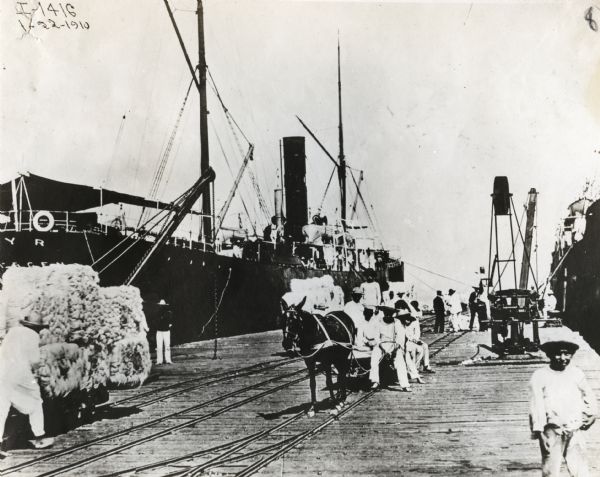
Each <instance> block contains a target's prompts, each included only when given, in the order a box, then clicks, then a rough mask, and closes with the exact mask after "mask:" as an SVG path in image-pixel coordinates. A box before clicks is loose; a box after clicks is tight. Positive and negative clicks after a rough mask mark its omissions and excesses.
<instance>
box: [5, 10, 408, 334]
mask: <svg viewBox="0 0 600 477" xmlns="http://www.w3.org/2000/svg"><path fill="white" fill-rule="evenodd" d="M165 4H166V5H167V10H168V13H169V16H170V18H171V21H172V23H173V27H174V28H175V31H176V32H177V35H178V38H179V40H180V44H181V46H182V49H183V51H184V54H185V56H186V61H187V63H188V66H189V69H190V72H191V76H192V79H191V82H190V87H193V86H195V87H196V89H197V90H198V92H199V96H200V144H201V147H200V149H201V150H200V165H201V167H200V170H201V175H200V178H199V179H198V180H197V181H196V183H195V184H194V185H193V186H192V187H191V188H190V189H188V190H187V191H185V192H183V193H182V194H181V196H179V197H178V198H177V199H176V200H175V201H173V202H162V201H160V200H158V199H157V198H156V196H155V195H156V194H155V193H156V191H157V190H158V189H157V186H156V184H158V183H159V182H160V180H161V177H162V174H163V173H164V169H165V165H164V163H161V164H160V165H159V167H158V169H157V171H156V174H155V181H154V184H153V186H152V191H151V194H150V197H149V198H144V197H140V196H137V195H132V194H128V193H124V192H118V191H114V190H110V189H107V188H103V187H102V188H100V187H93V186H89V185H83V184H73V183H67V182H63V181H60V180H56V178H47V177H42V176H39V175H34V174H31V173H26V174H20V175H19V176H18V177H15V178H14V179H13V180H11V181H9V182H6V183H4V184H0V273H3V272H4V270H5V269H6V268H7V267H9V266H11V265H19V266H32V265H45V264H51V263H65V264H68V263H79V264H85V265H91V266H92V267H93V268H94V269H95V270H96V271H98V273H99V276H100V283H101V285H102V286H111V285H122V284H132V285H134V286H137V287H138V288H139V289H140V291H141V294H142V298H143V299H144V302H145V309H146V311H147V314H148V316H149V322H150V325H151V327H152V325H153V315H154V311H155V309H154V308H155V307H154V306H153V304H156V303H157V302H158V301H159V300H160V299H165V300H166V301H167V302H168V303H169V304H170V305H171V307H172V311H173V315H174V318H175V325H174V328H173V331H172V335H173V341H174V342H176V343H182V342H188V341H193V340H197V339H201V338H209V337H213V336H227V335H235V334H243V333H253V332H259V331H265V330H270V329H275V328H277V326H278V324H277V317H278V315H279V313H280V309H279V307H280V305H279V301H280V298H281V296H282V295H283V294H284V293H285V292H286V291H289V290H290V284H291V281H292V280H293V279H305V278H310V277H320V276H323V275H330V276H332V277H333V279H334V282H335V284H336V285H340V286H341V287H342V288H343V290H344V292H345V294H346V296H349V294H350V291H351V289H352V288H353V287H354V286H356V285H358V284H359V283H360V282H362V281H363V280H364V272H365V271H366V270H367V269H373V270H375V272H376V274H377V279H378V281H379V282H380V283H381V284H382V285H383V289H385V285H386V282H388V281H393V282H398V281H403V279H404V276H403V275H404V273H403V272H404V271H403V264H402V262H400V261H399V260H396V259H393V258H391V257H390V254H389V252H388V251H387V250H385V249H384V248H383V244H382V243H381V241H380V239H379V238H378V237H376V236H375V233H374V228H375V224H374V222H373V220H372V219H371V218H370V217H369V222H370V223H369V226H365V225H361V224H360V223H358V221H356V220H355V217H356V212H357V210H358V209H360V208H361V207H362V208H363V209H364V210H365V211H366V213H367V216H368V215H369V212H368V207H367V204H366V203H365V201H364V198H363V196H362V194H361V191H360V182H361V181H362V175H361V178H360V180H358V181H357V180H356V178H354V176H352V177H353V180H354V185H355V186H356V193H355V197H354V201H353V203H352V204H351V205H350V204H348V203H347V192H346V189H347V188H346V176H347V171H348V170H349V169H348V167H347V164H346V160H345V156H344V149H343V126H342V103H341V99H342V97H341V80H340V67H339V45H338V93H339V154H338V157H337V160H336V159H334V158H333V156H332V155H331V154H330V153H329V152H327V151H326V149H325V147H324V146H323V145H322V144H321V143H320V142H319V141H318V139H317V138H316V137H315V136H314V134H313V133H312V132H311V131H310V130H309V129H308V126H306V125H305V124H304V123H302V126H303V127H304V128H305V129H306V130H307V131H308V132H309V134H310V135H311V136H312V137H313V139H315V140H316V141H317V142H318V144H319V146H320V147H321V148H322V149H323V150H324V152H325V153H326V155H327V156H328V157H329V158H330V159H331V161H333V163H334V164H335V169H334V171H337V178H338V182H339V189H340V205H339V210H340V217H339V218H337V219H335V220H333V221H332V220H331V218H329V220H328V218H327V217H326V216H325V215H322V214H321V210H320V208H319V210H318V212H317V213H316V214H314V215H313V217H311V218H310V219H309V209H308V192H307V187H306V168H307V163H306V154H305V138H304V137H301V136H293V137H286V138H283V139H282V144H281V147H282V164H281V170H282V171H283V172H282V174H281V176H282V181H281V182H282V184H281V188H278V189H276V190H275V191H274V200H273V208H272V209H270V207H268V206H267V205H266V204H265V201H264V200H263V199H262V198H261V197H259V198H258V199H260V202H261V208H262V209H263V211H264V210H265V209H269V210H270V211H272V217H271V223H264V224H261V225H263V226H265V228H264V231H263V233H262V234H261V233H258V232H257V230H256V229H257V228H256V227H255V229H254V230H248V229H244V228H243V227H241V226H240V227H238V228H231V227H229V228H226V227H225V226H224V221H225V217H226V216H227V213H228V210H229V207H230V205H231V202H232V200H233V198H234V197H235V195H236V193H237V192H238V191H237V189H238V187H239V184H240V181H241V178H242V176H243V174H244V171H245V169H246V167H247V165H248V163H249V161H252V160H253V151H254V146H253V145H252V144H248V150H247V153H246V155H245V157H244V161H243V163H242V166H241V167H240V170H239V172H238V174H237V177H236V179H235V181H234V184H233V187H232V189H231V190H230V192H229V195H228V196H227V198H226V200H225V202H224V205H223V206H222V208H221V210H220V211H219V212H218V213H216V211H215V209H214V197H213V191H212V188H211V183H212V181H213V180H214V179H215V173H214V172H213V170H212V168H211V167H210V160H209V147H208V127H207V114H208V113H207V99H206V91H207V82H206V76H207V75H206V71H207V68H206V61H205V53H204V45H203V41H201V42H200V48H199V63H198V64H199V65H200V67H197V68H194V67H193V65H192V64H191V62H190V59H189V55H188V54H187V52H186V51H185V47H184V45H183V41H182V40H181V36H180V34H179V30H178V28H177V25H176V23H175V20H174V18H173V15H172V12H171V10H170V8H169V5H168V2H166V1H165ZM198 31H199V38H201V39H202V40H203V37H204V34H203V32H204V25H203V15H202V2H201V1H198ZM188 94H189V90H188ZM186 99H187V96H186ZM219 101H221V98H219ZM184 104H185V102H184ZM224 109H225V108H224ZM171 145H172V141H170V144H169V146H171ZM169 146H168V147H169ZM350 173H351V174H352V171H351V172H350ZM333 176H334V174H333V173H332V175H331V178H330V180H329V183H328V187H327V189H329V185H330V183H331V179H332V178H333ZM198 202H199V203H200V205H201V207H200V210H199V211H196V210H194V205H195V204H196V203H198ZM347 212H350V217H348V216H347ZM132 214H137V217H138V218H137V220H136V221H134V222H132V220H131V218H130V217H131V215H132ZM194 221H196V222H197V223H198V233H197V234H194V235H192V234H190V233H189V232H187V235H186V236H182V235H181V231H182V230H183V225H184V224H186V223H188V224H191V223H193V222H194ZM329 222H333V223H329ZM258 230H260V228H258Z"/></svg>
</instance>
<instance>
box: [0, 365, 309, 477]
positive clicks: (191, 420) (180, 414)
mask: <svg viewBox="0 0 600 477" xmlns="http://www.w3.org/2000/svg"><path fill="white" fill-rule="evenodd" d="M288 364H289V363H288ZM274 367H277V366H272V368H274ZM272 368H271V369H272ZM255 372H256V371H255ZM298 375H302V376H300V377H299V378H298V377H297V376H298ZM237 376H239V374H237ZM231 377H235V376H230V377H229V378H231ZM286 378H294V379H292V380H291V381H289V382H287V383H284V384H281V385H278V386H276V387H274V388H269V389H266V390H265V391H261V392H259V393H258V394H255V395H252V396H249V397H246V398H244V399H242V400H240V401H236V402H233V403H231V404H228V405H224V406H223V407H219V408H218V409H216V410H212V411H209V412H207V413H206V414H202V415H200V416H195V417H187V416H186V414H189V413H192V412H198V411H201V410H203V409H206V408H208V407H210V406H211V405H214V404H218V403H221V402H222V401H226V400H228V399H231V398H234V397H236V396H239V395H243V394H245V393H248V392H251V391H254V390H257V389H260V388H261V387H265V386H268V385H270V384H272V383H275V382H276V381H280V380H282V379H286ZM219 379H220V378H219ZM305 379H308V373H307V372H306V370H305V369H300V370H297V371H293V372H291V373H287V374H283V375H278V376H275V377H272V378H269V379H267V380H264V381H261V382H259V383H255V384H252V385H249V386H245V387H242V388H240V389H237V390H235V391H232V392H229V393H226V394H222V395H218V396H216V397H215V398H212V399H209V400H207V401H204V402H202V403H199V404H195V405H193V406H189V407H187V408H185V409H183V410H180V411H176V412H172V413H170V414H167V415H164V416H161V417H159V418H155V419H152V420H150V421H147V422H144V423H141V424H138V425H134V426H132V427H129V428H127V429H123V430H121V431H117V432H112V433H110V434H106V435H104V436H100V437H97V438H94V439H92V440H89V441H87V442H84V443H81V444H77V445H74V446H71V447H68V448H66V449H62V450H59V451H57V452H52V453H50V454H47V455H45V456H41V457H38V458H36V459H31V460H29V461H26V462H22V463H20V464H17V465H14V466H11V467H7V468H5V469H2V470H1V471H0V475H3V476H4V475H10V474H14V473H16V472H19V471H22V470H24V469H27V468H30V467H33V466H35V465H38V464H41V463H44V462H47V461H50V460H54V459H57V458H59V457H64V456H67V455H70V454H75V453H78V452H80V451H82V450H84V449H88V448H90V447H92V446H95V445H98V444H104V443H106V442H108V441H111V440H115V439H117V438H119V437H122V436H126V435H128V434H132V433H134V432H137V431H140V430H143V429H148V428H151V427H152V426H156V425H157V424H161V423H164V422H167V421H169V420H177V421H178V423H177V424H173V425H170V426H167V427H166V428H161V430H160V431H157V432H153V433H150V434H149V435H147V436H144V437H141V438H137V439H133V440H131V441H129V442H127V443H124V444H121V445H118V446H113V447H112V448H110V449H108V450H105V451H102V452H100V453H98V454H94V455H92V456H89V457H87V458H85V459H81V460H79V461H77V462H73V463H70V464H68V465H65V466H62V467H59V468H57V469H54V470H52V471H49V472H46V473H43V474H39V475H40V476H46V477H49V476H53V475H59V474H62V473H65V472H68V471H71V470H74V469H77V468H80V467H83V466H85V465H88V464H90V463H92V462H96V461H98V460H101V459H104V458H106V457H108V456H111V455H114V454H117V453H119V452H122V451H124V450H127V449H130V448H133V447H135V446H138V445H141V444H144V443H146V442H150V441H152V440H155V439H159V438H160V437H163V436H165V435H167V434H171V433H173V432H177V431H178V430H181V429H185V428H188V427H191V426H194V425H196V424H198V423H200V422H203V421H206V420H208V419H211V418H213V417H216V416H219V415H221V414H223V413H225V412H227V411H230V410H232V409H235V408H238V407H241V406H243V405H244V404H247V403H250V402H252V401H254V400H257V399H260V398H262V397H264V396H267V395H269V394H273V393H276V392H278V391H280V390H282V389H285V388H287V387H290V386H292V385H294V384H296V383H299V382H301V381H303V380H305ZM198 387H202V386H198ZM178 394H181V393H178ZM169 397H172V396H171V395H169ZM165 399H167V397H165ZM152 401H154V402H156V401H155V400H152ZM182 418H183V419H184V422H180V421H181V419H182Z"/></svg>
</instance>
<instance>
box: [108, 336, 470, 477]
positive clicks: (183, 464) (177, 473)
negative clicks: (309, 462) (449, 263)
mask: <svg viewBox="0 0 600 477" xmlns="http://www.w3.org/2000/svg"><path fill="white" fill-rule="evenodd" d="M465 333H466V332H461V333H457V334H452V333H447V334H445V335H443V336H441V337H440V338H438V339H437V340H435V341H433V342H431V343H430V344H429V346H430V350H431V356H435V355H437V354H438V353H440V352H441V351H443V350H444V349H446V348H447V347H448V346H450V345H451V344H452V343H453V342H455V341H456V340H458V339H459V338H460V337H462V336H464V334H465ZM375 392H377V391H374V390H371V391H368V392H366V393H364V394H362V395H360V396H359V397H358V399H357V400H356V401H354V402H352V403H350V404H349V405H347V406H346V407H344V408H343V409H342V410H341V411H340V412H339V414H338V415H334V416H329V417H326V418H323V419H320V420H319V421H318V422H317V423H315V424H314V425H310V426H307V423H309V422H312V421H314V419H306V420H304V421H302V424H304V425H301V424H300V425H299V421H300V419H301V418H302V417H303V416H304V415H305V411H304V410H302V411H300V412H297V413H296V414H294V415H292V416H291V417H289V418H287V419H285V420H284V421H283V422H281V423H279V424H277V425H274V426H272V427H269V428H267V429H264V430H261V431H259V432H256V433H254V434H250V435H247V436H244V437H242V438H239V439H236V440H234V441H232V442H229V443H226V444H221V445H218V446H213V447H210V448H207V449H202V450H199V451H195V452H192V453H188V454H185V455H182V456H178V457H172V458H169V459H164V460H160V461H156V462H153V463H150V464H145V465H141V466H134V467H131V468H128V469H124V470H121V471H118V472H114V473H110V474H105V475H104V476H102V477H117V476H122V475H131V474H135V475H139V476H143V475H157V474H156V472H157V471H160V475H165V476H168V477H197V476H201V475H204V474H205V473H207V472H211V473H214V474H215V475H236V476H240V477H243V476H249V475H252V474H254V473H256V472H258V471H259V470H261V469H262V468H264V467H266V466H267V465H269V464H270V463H272V462H274V461H276V460H277V459H279V458H281V457H282V456H283V455H285V454H286V453H287V452H289V451H291V450H292V449H294V448H295V447H297V446H298V445H300V444H301V443H302V442H303V441H305V440H307V439H310V438H311V437H313V436H316V435H317V434H319V433H320V432H322V431H323V430H324V429H325V428H326V427H328V426H329V425H331V424H333V423H334V422H335V421H337V420H338V419H339V418H340V417H342V416H343V415H344V414H346V413H348V412H350V411H351V410H353V409H354V408H356V407H358V406H360V405H361V404H363V403H364V402H365V401H366V400H368V399H369V398H371V397H372V396H373V394H375ZM293 426H299V427H303V428H302V429H300V430H296V431H295V432H294V433H292V434H291V435H290V431H289V430H288V429H289V428H292V427H293ZM305 427H308V428H306V429H305ZM198 460H202V462H200V463H196V462H197V461H198ZM240 467H241V468H240Z"/></svg>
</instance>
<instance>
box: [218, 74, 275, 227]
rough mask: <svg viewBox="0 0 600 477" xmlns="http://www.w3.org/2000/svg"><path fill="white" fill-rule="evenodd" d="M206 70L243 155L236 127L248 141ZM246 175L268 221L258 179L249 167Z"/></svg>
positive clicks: (269, 216) (267, 208) (268, 215)
mask: <svg viewBox="0 0 600 477" xmlns="http://www.w3.org/2000/svg"><path fill="white" fill-rule="evenodd" d="M207 71H208V76H209V80H210V86H211V88H212V89H213V92H214V93H215V95H216V96H217V99H218V100H219V103H220V104H221V108H223V113H224V114H225V119H226V120H227V123H228V124H229V128H230V129H231V133H232V134H233V138H234V139H235V142H236V144H237V147H238V151H239V153H240V155H241V156H242V157H243V156H244V155H245V152H244V148H243V147H242V144H241V142H240V140H239V137H238V134H237V132H236V129H237V131H238V132H239V133H240V134H241V135H242V137H243V138H244V140H245V141H246V142H247V143H248V146H250V141H249V140H248V138H247V137H246V135H245V134H244V131H242V129H241V128H240V126H239V125H238V123H237V122H236V120H235V118H234V117H233V115H232V114H231V113H230V112H229V109H228V108H227V106H225V103H224V102H223V99H222V97H221V95H220V93H219V90H218V88H217V85H216V83H215V80H214V78H213V77H212V74H211V72H210V70H209V69H208V68H207ZM234 126H235V127H234ZM248 175H249V177H250V181H251V182H252V186H253V188H254V192H255V194H256V198H257V200H258V205H259V209H260V211H261V213H262V214H263V219H264V220H265V221H266V222H270V218H271V214H270V212H269V207H268V206H267V204H266V201H265V199H264V197H263V195H262V192H261V190H260V186H259V185H258V181H257V180H256V176H255V174H254V172H253V171H252V169H251V168H248Z"/></svg>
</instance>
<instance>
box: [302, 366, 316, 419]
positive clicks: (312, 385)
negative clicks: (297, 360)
mask: <svg viewBox="0 0 600 477" xmlns="http://www.w3.org/2000/svg"><path fill="white" fill-rule="evenodd" d="M304 362H305V363H306V368H307V369H308V376H309V379H308V381H309V383H310V407H309V408H308V412H307V414H308V417H313V416H314V415H315V404H316V402H317V380H316V378H315V364H316V363H315V361H314V360H312V359H306V360H304Z"/></svg>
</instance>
